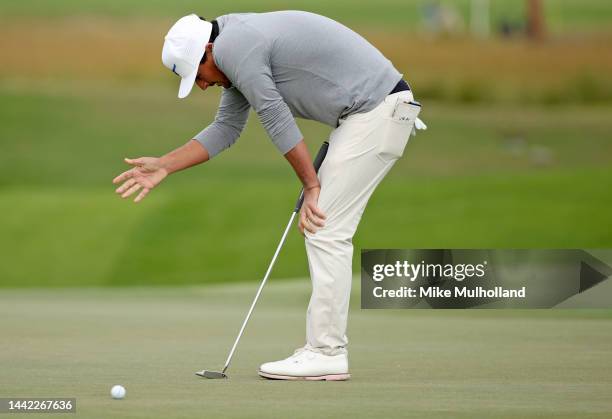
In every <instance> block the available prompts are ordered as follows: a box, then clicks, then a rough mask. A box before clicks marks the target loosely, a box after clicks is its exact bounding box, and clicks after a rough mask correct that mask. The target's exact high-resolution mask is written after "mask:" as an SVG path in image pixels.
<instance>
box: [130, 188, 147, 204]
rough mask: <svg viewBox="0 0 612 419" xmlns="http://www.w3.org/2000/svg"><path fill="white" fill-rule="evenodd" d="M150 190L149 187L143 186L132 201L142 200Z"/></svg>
mask: <svg viewBox="0 0 612 419" xmlns="http://www.w3.org/2000/svg"><path fill="white" fill-rule="evenodd" d="M150 190H151V189H149V188H143V189H142V191H140V193H139V194H138V196H137V197H136V199H134V202H136V203H138V202H140V201H142V200H143V199H144V197H145V196H147V194H148V193H149V191H150Z"/></svg>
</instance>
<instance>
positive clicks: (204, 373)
mask: <svg viewBox="0 0 612 419" xmlns="http://www.w3.org/2000/svg"><path fill="white" fill-rule="evenodd" d="M196 375H197V376H200V377H204V378H210V379H217V378H227V375H226V374H225V373H223V372H217V371H208V370H202V371H198V372H196Z"/></svg>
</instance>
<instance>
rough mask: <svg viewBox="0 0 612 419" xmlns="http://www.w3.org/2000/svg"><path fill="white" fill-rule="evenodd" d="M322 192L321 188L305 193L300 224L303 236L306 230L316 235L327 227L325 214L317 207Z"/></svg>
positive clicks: (308, 190)
mask: <svg viewBox="0 0 612 419" xmlns="http://www.w3.org/2000/svg"><path fill="white" fill-rule="evenodd" d="M320 192H321V188H320V187H315V188H311V189H307V190H305V191H304V204H303V205H302V210H301V211H300V222H299V223H298V229H299V230H300V233H302V234H304V230H306V231H308V232H309V233H312V234H315V233H316V232H317V230H318V229H320V228H322V227H324V226H325V222H324V220H325V218H326V217H325V214H324V213H323V211H321V210H320V209H319V207H318V206H317V205H318V202H319V193H320Z"/></svg>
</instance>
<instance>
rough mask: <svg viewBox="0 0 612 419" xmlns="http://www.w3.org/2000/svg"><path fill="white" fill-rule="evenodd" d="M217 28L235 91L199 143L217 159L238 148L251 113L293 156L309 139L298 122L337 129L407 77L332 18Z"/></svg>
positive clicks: (240, 19)
mask: <svg viewBox="0 0 612 419" xmlns="http://www.w3.org/2000/svg"><path fill="white" fill-rule="evenodd" d="M217 22H218V24H219V35H218V36H217V39H216V40H215V42H214V46H213V58H214V60H215V63H216V64H217V67H218V68H219V69H220V70H221V71H222V72H223V73H224V74H225V75H226V76H227V78H228V79H229V80H230V82H231V83H232V86H231V87H230V88H227V89H223V93H222V96H221V102H220V104H219V109H218V111H217V115H216V117H215V120H214V121H213V122H212V123H211V124H210V125H209V126H208V127H206V128H205V129H204V130H203V131H201V132H200V133H199V134H197V135H196V136H195V139H196V140H198V141H199V142H200V143H202V145H204V147H206V149H207V150H208V153H209V155H210V157H213V156H215V155H216V154H218V153H220V152H221V151H223V150H224V149H226V148H228V147H230V146H231V145H232V144H233V143H234V142H235V141H236V139H237V138H238V137H239V136H240V133H241V132H242V129H243V128H244V126H245V124H246V121H247V117H248V114H249V109H250V107H253V109H254V110H255V112H256V113H257V116H258V117H259V120H260V121H261V123H262V125H263V126H264V128H265V129H266V131H267V133H268V135H269V136H270V138H271V139H272V142H273V143H274V144H275V146H276V147H277V148H278V150H279V151H280V152H281V153H282V154H285V153H287V152H288V151H289V150H291V149H292V148H293V147H294V146H295V145H296V144H297V143H298V142H299V141H300V140H301V139H302V133H301V132H300V129H299V128H298V126H297V124H296V122H295V119H294V117H298V118H303V119H310V120H315V121H319V122H322V123H324V124H327V125H329V126H331V127H337V126H338V120H339V119H340V118H344V117H347V116H349V115H352V114H355V113H361V112H368V111H370V110H372V109H374V108H375V107H376V106H377V105H378V104H380V103H381V102H382V101H383V99H384V98H385V96H386V95H388V94H389V92H390V91H391V90H392V89H393V87H394V86H395V85H396V84H397V82H398V81H399V80H401V78H402V74H400V73H399V72H398V71H397V70H396V69H395V68H394V67H393V65H392V64H391V62H390V61H389V60H387V59H386V58H385V57H384V56H383V55H382V54H381V53H380V51H378V50H377V49H376V48H375V47H374V46H372V45H371V44H370V43H369V42H368V41H366V40H365V39H364V38H362V37H361V36H360V35H358V34H357V33H355V32H353V31H352V30H350V29H349V28H347V27H345V26H343V25H341V24H340V23H338V22H336V21H334V20H331V19H329V18H326V17H324V16H319V15H316V14H313V13H308V12H300V11H282V12H271V13H245V14H229V15H224V16H220V17H219V18H217Z"/></svg>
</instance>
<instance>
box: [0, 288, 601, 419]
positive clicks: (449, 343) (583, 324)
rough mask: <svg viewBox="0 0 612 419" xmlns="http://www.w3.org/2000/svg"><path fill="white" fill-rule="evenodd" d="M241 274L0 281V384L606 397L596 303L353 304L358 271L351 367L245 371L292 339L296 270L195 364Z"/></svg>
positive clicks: (188, 399)
mask: <svg viewBox="0 0 612 419" xmlns="http://www.w3.org/2000/svg"><path fill="white" fill-rule="evenodd" d="M255 288H256V284H228V285H219V286H207V287H180V288H172V287H163V288H158V289H155V288H151V287H147V288H134V289H117V288H107V289H98V288H85V289H82V288H81V289H73V290H3V292H2V293H1V294H0V329H1V330H2V332H3V337H4V339H3V340H2V341H1V342H0V348H2V350H1V351H0V362H1V363H2V365H3V372H2V376H1V378H0V392H1V393H2V394H6V395H7V396H10V397H41V395H43V394H44V395H45V397H52V396H54V397H76V399H77V413H76V415H75V417H77V418H88V419H89V418H109V417H113V418H147V419H151V418H152V419H156V418H168V417H172V418H193V417H201V416H207V417H224V418H226V417H227V418H234V417H237V418H243V417H245V416H250V417H275V418H276V417H278V418H281V417H288V416H291V417H293V418H312V417H313V416H316V417H334V418H344V417H346V418H371V417H380V416H384V417H389V418H395V417H402V418H419V419H422V418H440V417H453V418H462V419H473V418H487V419H488V418H491V417H495V418H516V417H521V418H542V417H547V418H601V419H604V418H609V417H610V414H611V412H612V401H611V400H610V397H609V393H610V392H609V390H610V368H611V364H610V356H611V355H612V354H611V350H610V348H611V344H612V336H611V335H610V333H606V332H605V331H606V330H609V328H610V326H611V325H610V323H611V322H612V313H611V311H610V310H359V305H358V303H359V299H358V297H359V294H358V290H359V287H358V284H357V283H356V284H355V286H354V287H353V290H354V291H355V294H354V296H355V297H357V298H354V299H353V300H352V303H355V304H352V310H351V312H350V320H349V338H350V344H349V348H350V354H349V360H350V368H351V373H352V379H351V380H350V381H348V382H342V383H312V382H292V383H287V382H281V381H266V380H263V379H260V378H259V377H258V376H257V374H256V370H257V367H258V366H259V365H260V364H261V363H263V362H266V361H270V360H275V359H280V358H284V357H286V356H287V355H288V354H289V353H290V352H291V351H292V350H293V349H294V348H296V347H299V346H301V345H303V343H304V313H305V310H306V305H307V301H308V297H309V291H310V284H309V283H308V280H307V279H303V280H296V281H291V282H278V281H271V282H270V283H269V284H268V286H267V288H266V289H265V291H264V293H263V295H262V299H261V301H260V303H259V305H258V306H257V309H256V311H255V313H254V316H253V318H252V320H251V322H250V323H249V326H248V328H247V330H246V332H245V334H244V336H243V338H242V340H241V342H240V345H239V347H238V350H237V352H236V356H235V358H234V360H233V364H232V366H231V368H230V370H229V377H230V378H229V379H228V380H202V379H200V378H198V377H196V376H195V375H194V371H196V370H200V369H202V368H207V369H217V368H220V367H221V364H222V362H223V361H224V360H225V356H226V354H227V351H228V349H229V346H230V345H231V343H232V341H233V339H234V338H235V333H236V331H237V328H238V327H239V325H240V322H241V321H242V318H243V316H244V313H245V311H246V308H247V307H248V304H249V302H250V301H251V298H252V297H253V292H254V289H255ZM381 354H384V356H382V355H381ZM577 354H579V356H578V355H577ZM118 383H120V384H122V385H124V386H125V387H126V388H127V397H126V398H125V399H124V400H121V401H116V400H112V399H111V398H110V395H109V391H110V388H111V386H112V385H114V384H118ZM315 401H316V402H315ZM71 416H72V415H71Z"/></svg>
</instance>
